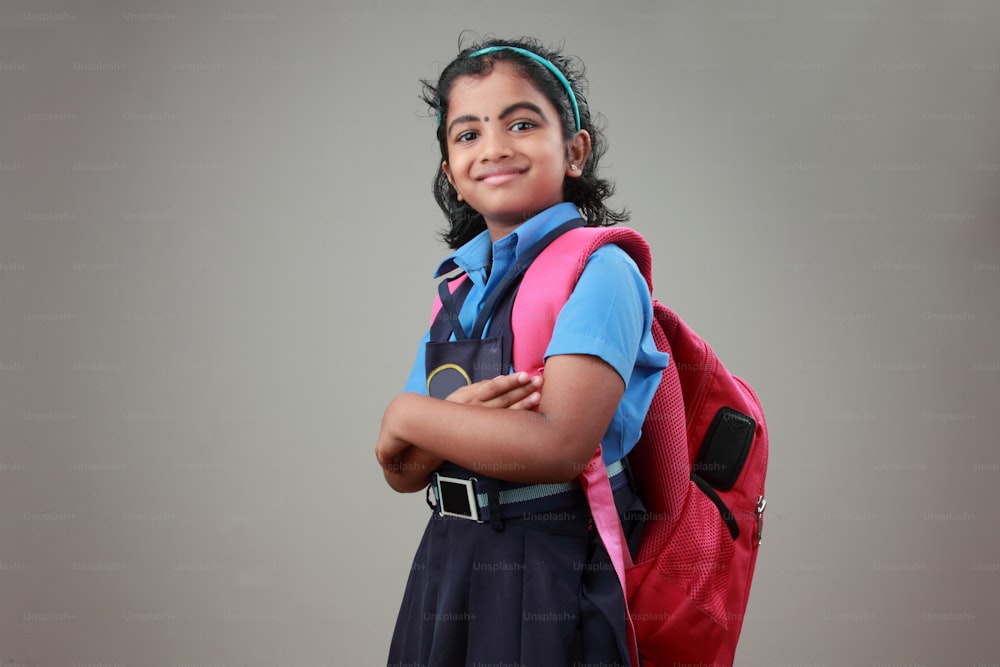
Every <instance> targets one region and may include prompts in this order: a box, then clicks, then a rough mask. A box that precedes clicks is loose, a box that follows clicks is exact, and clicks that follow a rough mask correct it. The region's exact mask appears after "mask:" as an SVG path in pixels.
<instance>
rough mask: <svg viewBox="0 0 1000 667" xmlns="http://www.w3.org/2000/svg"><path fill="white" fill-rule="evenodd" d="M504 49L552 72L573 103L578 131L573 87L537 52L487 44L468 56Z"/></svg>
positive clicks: (578, 118) (578, 114)
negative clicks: (539, 64)
mask: <svg viewBox="0 0 1000 667" xmlns="http://www.w3.org/2000/svg"><path fill="white" fill-rule="evenodd" d="M504 50H507V51H514V52H515V53H520V54H521V55H522V56H527V57H528V58H531V59H532V60H534V61H535V62H537V63H541V64H542V65H543V66H544V67H545V69H547V70H549V71H550V72H552V74H553V75H554V76H555V77H556V79H558V80H559V83H561V84H562V85H563V88H565V89H566V94H567V95H569V101H570V103H571V104H572V105H573V118H574V119H575V120H576V129H577V131H579V130H580V129H581V128H580V107H578V106H577V104H576V95H574V94H573V87H572V86H571V85H570V84H569V81H568V80H567V79H566V77H565V76H564V75H563V73H562V72H560V71H559V68H558V67H556V66H555V65H553V64H552V63H551V62H549V61H548V60H546V59H545V58H543V57H541V56H540V55H538V54H537V53H533V52H532V51H529V50H527V49H522V48H521V47H519V46H487V47H486V48H485V49H479V50H478V51H475V52H474V53H470V54H469V57H470V58H478V57H479V56H484V55H486V54H487V53H493V52H495V51H504ZM441 119H442V114H441V110H440V109H438V125H440V124H441Z"/></svg>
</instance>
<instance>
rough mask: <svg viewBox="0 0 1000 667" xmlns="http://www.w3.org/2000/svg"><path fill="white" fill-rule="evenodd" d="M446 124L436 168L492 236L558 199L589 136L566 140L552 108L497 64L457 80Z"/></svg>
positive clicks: (510, 70) (505, 65)
mask: <svg viewBox="0 0 1000 667" xmlns="http://www.w3.org/2000/svg"><path fill="white" fill-rule="evenodd" d="M445 121H446V123H447V126H446V141H447V146H448V160H447V161H445V162H444V163H443V164H442V168H443V170H444V172H445V174H446V176H447V177H448V180H449V181H450V182H451V184H452V185H453V186H454V187H455V190H456V191H457V192H458V196H459V197H460V198H461V199H463V200H465V201H466V202H467V203H468V204H469V205H470V206H471V207H472V208H474V209H475V210H476V211H478V212H479V213H481V214H482V216H483V218H484V219H485V221H486V226H487V228H488V229H489V230H490V236H491V237H492V238H493V239H494V240H496V239H499V238H501V237H503V236H505V235H506V234H507V233H509V232H510V231H511V230H512V229H513V228H514V227H516V226H517V225H519V224H521V223H522V222H524V221H525V220H527V219H528V218H530V217H531V216H533V215H535V214H537V213H539V212H541V211H543V210H545V209H546V208H549V207H550V206H554V205H555V204H558V203H560V202H562V201H564V196H563V183H564V181H565V179H566V178H575V177H577V176H579V175H580V173H581V168H582V165H583V164H584V163H585V162H586V159H587V156H588V155H589V153H590V135H589V134H588V133H587V132H586V131H585V130H582V131H579V132H577V133H576V134H575V135H573V137H572V138H571V139H570V140H566V139H565V138H564V135H563V127H562V122H561V120H560V118H559V112H558V110H557V109H556V108H555V106H554V105H553V104H552V103H551V102H550V101H549V100H548V98H547V97H546V96H545V95H544V94H543V93H542V92H541V91H539V90H538V89H537V88H535V86H534V85H533V84H532V83H531V82H530V81H529V80H528V79H526V78H525V77H524V76H523V75H522V74H521V73H520V72H519V71H518V70H517V69H516V67H514V66H512V65H510V64H509V63H505V62H502V61H501V62H497V63H495V64H494V66H493V69H492V70H491V71H490V72H489V73H488V74H486V75H485V76H463V77H461V78H459V79H457V80H456V81H455V84H454V87H453V88H452V90H451V95H450V99H449V103H448V113H447V115H446V118H445Z"/></svg>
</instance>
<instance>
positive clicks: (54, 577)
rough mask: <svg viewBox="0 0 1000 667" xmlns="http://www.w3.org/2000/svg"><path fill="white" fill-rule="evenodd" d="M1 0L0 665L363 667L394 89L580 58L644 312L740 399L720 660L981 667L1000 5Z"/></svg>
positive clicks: (404, 326)
mask: <svg viewBox="0 0 1000 667" xmlns="http://www.w3.org/2000/svg"><path fill="white" fill-rule="evenodd" d="M693 4H694V3H691V4H690V5H689V4H688V3H653V2H645V3H639V2H632V3H628V2H626V3H611V2H568V1H564V2H551V3H546V4H544V5H543V4H540V3H534V2H521V1H517V0H511V1H508V2H503V3H484V2H469V1H463V2H441V3H436V4H424V3H397V4H396V5H393V4H390V3H361V2H355V3H345V2H335V3H320V2H306V1H300V2H290V3H279V2H277V1H276V0H272V1H261V2H253V3H238V2H210V3H197V6H196V3H185V4H180V3H177V4H176V5H171V4H169V3H165V2H164V3H156V4H149V3H117V2H92V3H72V2H63V3H41V2H38V3H34V2H18V1H16V0H15V1H11V2H5V3H3V5H2V8H0V202H2V203H0V216H2V218H0V317H2V326H0V665H2V666H3V667H11V666H13V665H32V666H50V665H52V666H55V665H67V666H68V665H74V666H81V665H95V664H99V665H171V666H174V667H177V666H180V665H228V666H235V665H253V666H257V665H261V666H264V665H267V666H279V665H280V666H286V667H291V666H298V667H305V666H306V665H374V664H377V663H378V662H379V661H380V660H383V661H384V655H385V649H386V646H387V643H388V640H389V635H390V632H391V628H392V624H393V621H394V618H395V612H396V608H397V605H398V602H399V599H400V597H401V595H402V588H403V583H404V580H405V578H406V575H407V572H408V568H409V562H410V558H411V556H412V553H413V550H414V549H415V547H416V544H417V541H418V538H419V534H420V532H421V530H422V526H423V523H424V521H425V519H426V516H427V512H428V510H427V508H426V507H425V506H424V502H423V499H422V497H420V496H419V495H410V496H399V495H396V494H395V493H393V492H392V491H391V490H390V489H389V488H388V487H387V486H385V484H384V483H383V482H382V479H381V473H380V471H379V469H378V467H377V466H376V464H375V460H374V456H373V447H374V440H375V435H376V433H377V429H378V423H379V418H380V416H381V412H382V409H383V408H384V406H385V404H386V403H387V402H388V401H389V400H390V399H391V398H392V396H393V395H394V394H395V393H396V392H397V391H399V389H400V388H401V386H402V383H403V381H404V379H405V376H406V374H407V372H408V371H409V368H410V364H411V360H412V357H413V354H414V353H415V351H416V343H417V340H418V338H419V336H420V335H421V333H422V330H423V328H424V327H425V325H426V321H427V316H428V309H429V306H430V302H431V299H432V296H433V290H434V282H433V281H432V280H431V279H430V272H431V270H432V268H433V267H434V266H435V264H436V262H437V261H438V259H439V258H440V257H441V256H442V254H443V253H444V252H445V249H444V247H443V245H441V244H440V243H438V242H437V240H436V238H435V232H436V231H437V230H438V229H439V228H440V226H441V224H442V219H441V217H440V213H439V212H438V211H437V209H436V207H435V204H434V203H433V200H432V198H431V196H430V194H429V182H430V179H431V177H432V174H433V169H434V166H435V164H436V160H437V158H436V155H437V153H436V146H435V143H434V139H433V132H434V123H433V121H432V120H431V119H429V118H428V117H427V115H426V110H425V109H423V108H421V104H420V103H419V102H418V100H417V98H416V96H417V93H418V90H419V87H418V79H419V78H420V77H435V76H436V75H437V74H438V73H439V71H440V68H441V67H442V66H443V65H444V64H445V63H446V62H447V61H448V60H450V59H451V58H452V57H453V56H454V54H455V53H456V52H457V40H458V35H459V33H460V31H461V30H462V29H465V28H470V29H473V30H475V31H478V32H480V33H487V32H495V33H497V34H499V35H516V34H532V35H536V36H539V37H540V38H542V39H544V40H546V41H548V42H550V43H552V42H561V41H564V42H565V45H566V49H567V51H568V52H570V53H573V54H575V55H578V56H580V57H581V58H582V59H583V60H584V62H586V63H587V65H588V67H589V75H590V81H591V93H590V95H589V99H590V101H591V104H592V107H593V108H594V109H595V110H597V111H600V112H602V113H603V114H604V115H605V116H606V117H607V118H608V137H609V140H610V146H611V150H610V152H609V154H608V156H607V159H606V167H607V174H608V175H609V176H611V177H612V178H614V179H615V180H616V181H617V183H618V188H619V189H618V195H617V196H616V198H615V203H617V204H618V205H623V204H624V205H627V206H629V207H630V208H631V210H632V212H633V222H632V224H633V226H634V227H636V228H638V229H639V230H640V231H641V232H642V233H643V234H645V235H646V237H647V238H648V239H649V240H650V242H651V244H652V246H653V251H654V257H655V259H656V276H655V278H656V294H657V296H658V297H659V298H660V299H661V300H664V301H665V302H667V303H669V304H671V305H672V306H673V307H674V308H675V309H677V310H678V311H679V312H680V313H681V314H682V315H683V316H684V317H685V319H687V320H688V321H689V323H691V324H692V325H693V326H694V327H695V328H696V329H697V330H698V331H699V332H700V333H702V334H703V335H704V336H705V337H706V338H708V339H709V340H710V341H711V342H712V343H713V345H714V346H715V348H716V350H717V351H718V352H719V354H720V355H721V356H722V358H723V359H724V360H726V362H727V364H728V365H729V366H730V367H731V368H732V369H733V370H734V371H735V372H737V373H739V374H741V375H743V376H745V377H747V378H749V379H750V380H751V381H752V382H753V383H754V384H755V385H756V387H757V388H758V390H759V392H760V394H761V397H762V399H763V401H764V404H765V408H766V410H767V415H768V418H769V421H770V429H771V438H772V460H771V465H770V475H769V480H768V482H769V483H768V500H769V508H768V512H767V519H766V531H765V540H764V544H763V547H762V549H763V550H762V552H761V557H760V560H759V563H758V570H757V575H756V578H755V581H754V587H753V595H752V597H751V603H750V608H749V612H748V613H749V615H748V618H747V621H746V624H745V626H744V631H743V638H742V642H741V647H740V651H739V654H738V657H739V658H741V660H740V662H741V664H744V665H763V666H772V667H777V666H778V665H783V666H792V665H798V666H803V665H813V666H815V665H830V666H833V665H874V666H880V665H881V666H885V665H949V666H954V665H973V664H975V665H978V664H981V663H982V664H992V665H996V664H1000V647H998V644H1000V642H998V641H997V639H996V627H997V625H998V622H1000V596H998V592H1000V551H998V548H997V546H996V542H997V536H998V528H1000V521H998V509H997V506H998V502H997V501H998V500H1000V494H998V491H997V486H998V484H997V482H998V479H1000V452H998V450H997V436H996V432H997V431H996V428H995V427H991V426H989V424H990V420H991V419H992V418H993V417H994V416H995V412H996V410H997V408H998V406H1000V401H998V399H1000V346H998V344H997V325H998V312H1000V308H998V305H1000V299H998V295H1000V232H998V227H997V212H998V207H1000V194H998V193H1000V136H998V135H1000V133H998V130H997V118H998V116H1000V40H997V34H998V32H1000V31H998V28H1000V6H998V5H997V3H995V2H992V1H989V0H984V1H982V2H975V1H971V0H964V1H961V2H928V1H921V2H902V1H899V2H892V1H873V2H851V3H839V4H837V5H836V6H831V5H830V4H828V3H821V2H790V1H789V2H768V1H763V0H762V1H759V2H753V3H739V4H732V5H730V4H725V3H699V4H698V5H697V6H692V5H693Z"/></svg>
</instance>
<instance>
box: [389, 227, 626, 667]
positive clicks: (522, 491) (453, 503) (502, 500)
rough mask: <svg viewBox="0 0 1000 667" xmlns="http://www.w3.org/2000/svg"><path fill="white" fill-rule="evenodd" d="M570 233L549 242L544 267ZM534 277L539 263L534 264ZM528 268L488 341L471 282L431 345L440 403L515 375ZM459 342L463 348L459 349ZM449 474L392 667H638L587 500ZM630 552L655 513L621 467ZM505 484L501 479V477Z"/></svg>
mask: <svg viewBox="0 0 1000 667" xmlns="http://www.w3.org/2000/svg"><path fill="white" fill-rule="evenodd" d="M581 222H582V221H575V222H574V224H573V225H565V226H564V227H561V228H559V229H558V230H555V231H554V232H553V233H552V234H550V235H549V236H547V237H545V238H543V239H542V240H541V241H539V242H538V244H537V245H536V248H533V249H532V250H533V251H534V252H533V255H537V252H540V250H541V247H544V245H545V244H546V243H548V242H550V241H551V240H553V239H554V238H555V237H556V236H557V235H558V233H561V231H565V228H569V227H570V226H578V225H580V224H581ZM524 264H525V265H526V264H527V262H524ZM524 268H526V266H522V267H520V271H515V270H514V269H512V270H511V273H512V274H513V273H517V275H515V276H512V278H511V284H510V285H506V286H504V289H503V290H502V291H501V289H500V288H499V287H498V289H497V290H496V291H495V292H494V296H495V298H494V300H493V301H494V302H495V303H493V302H488V303H487V304H485V305H484V309H483V311H484V312H485V313H487V315H486V316H484V317H483V319H485V318H486V317H489V313H493V317H492V318H490V324H489V327H488V330H487V331H486V332H485V336H484V335H483V330H482V329H483V328H484V327H482V326H480V324H479V323H477V326H476V327H474V331H473V335H470V336H466V335H465V333H464V332H462V331H460V329H461V327H460V326H459V325H458V324H457V322H458V319H457V313H458V308H459V307H460V305H456V300H458V301H460V300H462V299H464V297H465V294H467V289H465V288H466V287H467V286H468V285H469V281H468V280H466V281H465V283H464V285H460V286H459V288H458V289H457V290H456V291H455V294H454V296H453V295H451V294H450V292H448V289H447V286H445V285H443V289H442V290H441V294H442V302H443V307H442V309H441V312H439V313H438V317H437V319H436V321H435V322H434V325H433V326H432V327H431V342H430V343H428V345H427V350H426V356H427V375H428V392H429V393H430V395H431V396H434V397H436V398H444V397H446V396H448V395H449V394H450V393H451V392H452V391H453V390H454V389H456V388H457V387H459V386H462V385H465V384H470V383H474V382H478V381H479V380H482V379H488V378H491V377H495V376H496V375H498V374H500V373H501V372H508V371H509V370H510V368H511V367H512V366H511V345H512V335H511V331H510V310H511V307H512V304H513V300H514V295H515V293H516V288H517V280H518V277H519V275H520V274H521V273H523V270H524ZM453 330H455V333H456V338H457V340H453V341H449V340H448V339H449V338H450V337H451V332H452V331H453ZM489 472H490V471H484V470H476V471H470V470H467V469H464V468H461V467H459V466H456V465H454V464H451V463H445V464H443V465H442V466H441V468H439V469H438V470H437V471H436V473H435V474H434V475H433V476H432V483H431V485H430V487H428V491H427V493H428V504H429V505H431V506H432V508H433V509H434V511H433V512H432V514H431V517H430V520H429V521H428V523H427V527H426V529H425V531H424V535H423V538H422V539H421V542H420V545H419V547H418V548H417V553H416V555H415V556H414V559H413V565H412V567H411V570H410V575H409V579H408V581H407V583H406V589H405V592H404V594H403V601H402V604H401V607H400V611H399V616H398V617H397V620H396V627H395V631H394V633H393V637H392V642H391V645H390V649H389V658H388V665H389V666H390V667H393V666H395V667H404V666H407V667H416V666H420V667H470V666H477V665H479V666H484V667H485V666H486V665H498V664H499V665H517V666H518V667H564V666H565V667H571V666H572V667H583V666H585V665H602V666H611V665H621V666H622V667H628V666H629V664H630V663H629V658H628V656H629V650H628V644H627V639H626V626H625V616H624V602H623V596H622V591H621V587H620V585H619V582H618V578H617V576H616V574H615V571H614V566H613V565H612V563H611V560H610V558H609V557H608V554H607V552H606V551H605V549H604V546H603V544H602V543H601V540H600V537H599V536H598V534H597V531H596V530H595V529H594V528H593V526H592V523H591V517H590V509H589V507H588V505H587V499H586V497H585V495H584V492H583V490H582V489H580V488H579V485H578V484H577V483H571V484H517V483H512V482H505V481H500V480H498V479H496V478H493V477H489V476H488V475H487V474H485V473H489ZM608 472H609V475H610V477H611V482H612V488H613V489H614V495H615V502H616V504H617V506H618V510H619V514H620V516H621V518H622V524H623V527H624V529H625V535H626V537H627V539H628V542H629V546H630V549H631V550H632V553H633V554H635V553H636V551H637V550H638V546H639V540H640V538H641V533H642V524H643V521H644V518H645V508H644V506H643V505H642V502H641V500H640V499H639V497H638V496H637V495H636V494H635V492H634V490H633V485H632V484H631V481H630V478H629V475H628V474H627V470H626V469H625V467H624V465H622V464H621V463H618V464H612V465H611V466H609V469H608ZM494 474H495V473H494Z"/></svg>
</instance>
